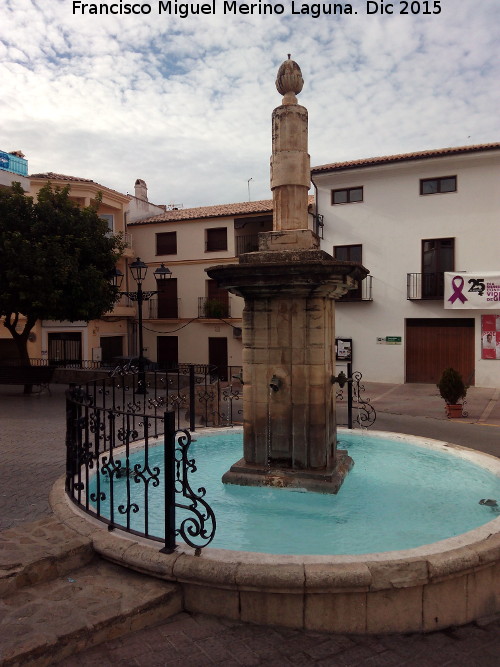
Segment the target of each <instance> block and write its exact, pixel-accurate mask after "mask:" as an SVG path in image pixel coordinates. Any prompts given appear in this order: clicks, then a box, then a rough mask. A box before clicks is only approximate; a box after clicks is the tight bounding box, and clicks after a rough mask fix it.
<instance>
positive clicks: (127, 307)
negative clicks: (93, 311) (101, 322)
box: [105, 294, 136, 317]
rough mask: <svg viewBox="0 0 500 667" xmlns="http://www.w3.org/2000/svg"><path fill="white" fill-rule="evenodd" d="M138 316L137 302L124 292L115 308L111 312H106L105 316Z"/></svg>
mask: <svg viewBox="0 0 500 667" xmlns="http://www.w3.org/2000/svg"><path fill="white" fill-rule="evenodd" d="M135 316H136V305H135V303H134V302H133V301H132V300H131V299H129V298H128V296H125V295H124V294H122V295H121V296H120V298H119V299H118V300H117V301H116V303H115V305H114V308H113V310H111V311H110V312H109V313H106V315H105V317H135Z"/></svg>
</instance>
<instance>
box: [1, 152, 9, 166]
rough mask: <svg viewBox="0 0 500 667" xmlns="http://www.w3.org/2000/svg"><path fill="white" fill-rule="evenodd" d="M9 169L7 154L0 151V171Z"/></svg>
mask: <svg viewBox="0 0 500 667" xmlns="http://www.w3.org/2000/svg"><path fill="white" fill-rule="evenodd" d="M8 168H9V154H8V153H4V152H3V151H0V169H8Z"/></svg>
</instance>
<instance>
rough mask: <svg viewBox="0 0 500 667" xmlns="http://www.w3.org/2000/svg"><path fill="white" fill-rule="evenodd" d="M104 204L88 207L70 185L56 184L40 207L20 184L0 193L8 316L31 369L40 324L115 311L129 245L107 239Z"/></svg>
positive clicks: (0, 274)
mask: <svg viewBox="0 0 500 667" xmlns="http://www.w3.org/2000/svg"><path fill="white" fill-rule="evenodd" d="M99 203H100V201H97V202H95V204H93V205H91V206H89V207H86V208H80V207H79V206H78V205H77V204H76V203H75V202H73V201H72V200H71V199H70V198H69V185H68V186H66V187H63V188H60V187H56V188H53V187H52V185H51V184H50V183H48V184H47V185H46V186H44V187H43V188H42V189H41V190H40V192H39V193H38V200H37V201H36V202H35V201H34V200H33V198H32V197H26V196H25V194H24V192H23V189H22V187H21V185H20V184H19V183H13V184H12V188H11V189H5V190H0V317H1V316H3V317H4V320H3V323H4V326H5V327H6V328H7V329H8V331H9V332H10V334H11V336H12V338H13V339H14V341H15V343H16V346H17V349H18V351H19V357H20V359H21V361H22V362H23V363H27V364H29V357H28V349H27V343H28V336H29V334H30V332H31V330H32V329H33V327H34V326H35V324H36V322H37V320H40V319H47V320H70V321H72V322H74V321H75V320H85V321H87V322H88V321H89V320H93V319H96V318H99V317H101V316H102V315H103V314H104V313H106V312H108V311H109V310H111V309H112V308H113V304H114V302H115V301H116V297H117V290H116V288H115V287H113V285H112V284H111V282H110V280H109V276H110V275H111V272H112V271H113V269H114V267H115V265H116V262H117V260H118V258H119V257H120V255H121V253H122V252H123V247H124V244H123V242H122V241H121V239H120V238H118V237H116V236H110V235H108V234H107V231H108V228H107V224H106V222H105V221H104V220H101V218H99V215H98V213H97V208H98V206H99ZM22 316H24V318H25V319H23V318H22ZM22 323H24V327H23V328H22V330H21V331H17V327H18V326H19V325H20V324H22Z"/></svg>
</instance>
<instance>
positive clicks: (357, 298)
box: [337, 276, 373, 303]
mask: <svg viewBox="0 0 500 667" xmlns="http://www.w3.org/2000/svg"><path fill="white" fill-rule="evenodd" d="M372 278H373V276H366V278H365V279H364V280H363V281H362V282H361V283H360V284H359V286H358V287H357V288H356V289H352V290H349V292H347V294H344V296H343V297H341V298H340V299H338V301H337V303H343V302H346V301H349V302H351V303H359V302H361V301H373V297H372Z"/></svg>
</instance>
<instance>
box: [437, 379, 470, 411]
mask: <svg viewBox="0 0 500 667" xmlns="http://www.w3.org/2000/svg"><path fill="white" fill-rule="evenodd" d="M437 387H438V389H439V393H440V394H441V398H444V400H445V401H446V407H445V410H446V414H447V415H448V417H449V418H452V417H461V416H462V408H463V405H462V403H459V401H460V400H461V399H464V398H465V396H466V395H467V386H466V384H465V382H464V381H463V380H462V376H461V375H460V373H459V372H458V371H456V370H455V369H454V368H446V369H445V370H444V371H443V374H442V375H441V379H440V380H439V382H438V384H437Z"/></svg>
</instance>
